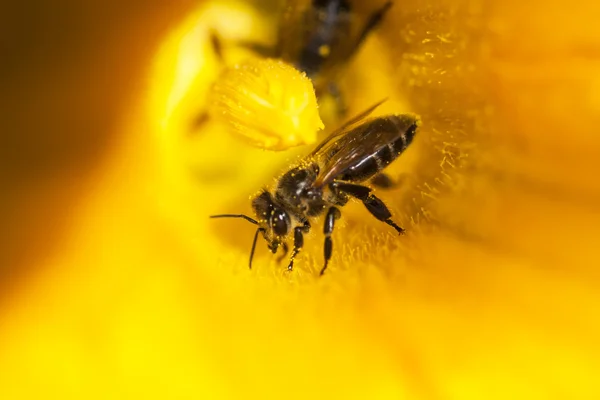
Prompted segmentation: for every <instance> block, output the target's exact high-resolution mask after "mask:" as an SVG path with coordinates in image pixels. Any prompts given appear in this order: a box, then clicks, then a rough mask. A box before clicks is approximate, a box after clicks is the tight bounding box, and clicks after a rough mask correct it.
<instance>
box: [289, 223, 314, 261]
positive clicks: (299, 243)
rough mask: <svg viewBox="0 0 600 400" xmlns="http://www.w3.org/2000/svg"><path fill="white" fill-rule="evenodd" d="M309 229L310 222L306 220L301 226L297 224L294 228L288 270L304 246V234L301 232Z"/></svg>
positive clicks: (306, 231)
mask: <svg viewBox="0 0 600 400" xmlns="http://www.w3.org/2000/svg"><path fill="white" fill-rule="evenodd" d="M308 231H310V223H309V222H308V221H304V225H303V226H297V227H295V228H294V250H293V251H292V256H291V257H290V263H289V264H288V271H291V270H292V269H294V259H295V258H296V256H297V255H298V253H300V250H302V247H303V246H304V235H303V233H308Z"/></svg>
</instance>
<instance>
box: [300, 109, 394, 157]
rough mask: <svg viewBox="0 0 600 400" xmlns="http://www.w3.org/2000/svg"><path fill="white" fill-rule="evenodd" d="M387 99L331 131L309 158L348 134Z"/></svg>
mask: <svg viewBox="0 0 600 400" xmlns="http://www.w3.org/2000/svg"><path fill="white" fill-rule="evenodd" d="M386 101H387V98H385V99H383V100H380V101H378V102H377V103H375V104H373V105H372V106H371V107H369V108H367V109H366V110H365V111H363V112H361V113H360V114H358V115H356V116H354V117H353V118H351V119H349V120H348V121H346V122H345V123H344V124H342V126H340V127H339V128H337V129H335V130H334V131H332V132H331V133H330V134H329V135H327V137H326V138H325V139H323V141H322V142H321V143H319V145H318V146H317V147H316V148H315V149H314V150H313V151H312V153H310V155H311V156H316V155H317V154H318V153H319V152H320V151H321V149H323V148H324V147H325V146H326V145H327V144H328V143H332V142H331V141H332V140H333V139H335V138H339V137H341V136H343V135H345V134H347V133H348V132H350V131H352V128H353V127H354V126H355V125H357V124H358V123H359V122H361V121H362V120H364V119H365V118H367V117H368V116H369V115H370V114H371V113H372V112H373V111H375V109H376V108H377V107H379V106H380V105H381V104H382V103H384V102H386ZM333 143H335V142H333ZM324 151H327V149H324Z"/></svg>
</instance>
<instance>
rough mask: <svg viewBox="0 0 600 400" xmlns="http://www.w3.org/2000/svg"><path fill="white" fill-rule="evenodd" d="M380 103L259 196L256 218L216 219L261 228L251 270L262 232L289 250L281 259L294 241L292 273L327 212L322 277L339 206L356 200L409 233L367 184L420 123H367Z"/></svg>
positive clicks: (396, 119)
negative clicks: (309, 235)
mask: <svg viewBox="0 0 600 400" xmlns="http://www.w3.org/2000/svg"><path fill="white" fill-rule="evenodd" d="M380 104H381V102H380V103H377V104H375V105H374V106H372V107H371V108H369V109H368V110H366V111H364V112H363V113H361V114H360V115H358V116H356V117H354V118H352V119H351V120H350V121H348V122H347V123H345V124H344V125H342V126H341V127H340V128H338V129H336V130H335V131H333V132H332V133H331V134H330V135H329V136H328V137H327V138H326V139H325V140H324V141H323V142H321V143H320V144H319V145H318V146H317V147H316V148H315V149H314V150H313V151H312V152H311V153H310V154H309V155H308V156H307V157H305V158H304V159H303V160H302V161H301V162H300V164H299V165H298V166H295V167H293V168H291V169H290V170H289V171H287V172H286V173H284V174H283V175H282V176H281V177H280V178H279V180H278V182H277V184H276V187H275V189H274V190H273V191H272V192H271V191H268V190H266V189H265V190H263V191H262V192H261V193H260V194H259V195H258V196H256V197H255V198H254V199H253V200H252V209H253V211H254V213H255V215H256V219H253V218H251V217H249V216H247V215H243V214H221V215H213V216H211V218H243V219H245V220H246V221H249V222H250V223H252V224H254V225H257V226H258V228H257V230H256V233H255V235H254V240H253V242H252V250H251V251H250V262H249V266H250V268H252V258H253V255H254V250H255V248H256V241H257V238H258V234H259V233H262V235H263V237H264V238H265V240H266V241H267V244H268V248H269V249H270V250H271V252H272V253H273V254H275V253H276V252H277V249H278V248H279V246H281V247H282V248H283V255H282V257H281V258H280V260H281V259H283V257H285V256H286V254H287V253H288V245H287V242H286V241H287V239H288V237H289V236H290V235H291V236H293V239H294V248H293V251H292V255H291V258H290V262H289V265H288V270H292V268H293V265H294V259H295V258H296V256H297V255H298V253H299V252H300V250H301V249H302V246H303V244H304V238H303V234H304V233H307V232H309V230H310V228H311V225H310V219H311V218H314V217H317V216H319V215H321V214H323V213H325V225H324V227H323V233H324V234H325V245H324V253H325V264H324V266H323V268H322V269H321V275H322V274H323V273H324V272H325V270H326V269H327V265H328V263H329V260H330V258H331V254H332V250H333V242H332V239H331V234H332V232H333V228H334V224H335V221H336V220H337V219H339V218H340V217H341V212H340V210H339V208H338V207H343V206H344V205H346V203H347V202H348V200H349V199H350V198H351V197H353V198H355V199H358V200H360V201H361V202H362V203H363V204H364V205H365V207H366V208H367V210H368V211H369V212H370V213H371V214H372V215H373V216H374V217H375V218H377V219H378V220H380V221H382V222H384V223H386V224H388V225H390V226H391V227H392V228H394V229H395V230H396V231H397V232H398V233H400V234H402V233H403V232H404V229H402V228H401V227H399V226H398V225H397V224H396V223H395V222H394V221H393V220H392V219H391V217H392V214H391V213H390V211H389V210H388V208H387V206H386V205H385V203H384V202H383V201H382V200H380V199H379V198H378V197H376V196H375V195H374V194H373V193H372V189H371V188H370V187H368V186H364V185H363V184H362V183H363V182H366V181H369V180H371V179H373V178H375V177H377V176H378V174H381V173H382V171H383V170H384V169H385V168H386V167H387V166H388V165H390V164H391V163H392V162H393V161H394V160H396V159H397V158H398V156H400V154H402V152H403V151H404V150H405V149H406V148H407V147H408V146H409V145H410V143H411V142H412V140H413V138H414V136H415V134H416V132H417V128H418V126H419V125H420V122H419V119H418V118H416V117H415V116H412V115H406V114H396V115H387V116H381V117H375V118H371V119H369V120H364V118H366V117H367V116H368V115H369V114H370V113H371V112H372V111H373V110H374V109H375V108H376V107H377V106H379V105H380ZM363 120H364V121H363Z"/></svg>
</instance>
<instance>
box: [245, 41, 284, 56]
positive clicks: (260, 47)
mask: <svg viewBox="0 0 600 400" xmlns="http://www.w3.org/2000/svg"><path fill="white" fill-rule="evenodd" d="M236 44H237V45H238V46H240V47H243V48H245V49H248V50H251V51H253V52H255V53H256V54H258V55H259V56H261V57H266V58H273V57H276V53H277V52H276V50H275V49H274V48H273V46H272V45H271V46H269V45H266V44H263V43H256V42H249V41H244V40H240V41H237V42H236Z"/></svg>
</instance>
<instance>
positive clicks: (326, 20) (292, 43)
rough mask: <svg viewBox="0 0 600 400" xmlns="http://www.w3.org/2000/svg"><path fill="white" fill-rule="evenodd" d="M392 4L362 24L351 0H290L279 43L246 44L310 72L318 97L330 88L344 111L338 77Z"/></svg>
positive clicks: (280, 28)
mask: <svg viewBox="0 0 600 400" xmlns="http://www.w3.org/2000/svg"><path fill="white" fill-rule="evenodd" d="M391 6H392V2H391V1H388V2H386V3H385V4H384V5H383V6H382V7H381V8H379V9H378V10H376V11H374V12H373V13H372V14H371V15H369V17H368V19H367V21H366V23H365V24H364V25H363V26H360V24H359V22H358V16H357V13H356V12H355V11H354V10H353V8H352V6H351V4H350V1H348V0H289V1H288V2H287V3H286V7H285V11H284V12H283V14H282V17H281V19H280V21H279V30H278V36H277V42H276V44H275V46H265V45H262V44H256V43H245V45H246V46H248V47H250V48H252V49H253V50H255V51H256V52H258V53H259V54H261V55H263V56H266V57H276V58H281V59H283V60H284V61H286V62H288V63H290V64H292V65H294V66H295V67H296V68H298V69H299V70H301V71H304V72H306V74H307V75H308V77H309V78H310V79H311V80H312V81H313V84H314V86H315V90H316V92H317V97H319V98H320V97H321V96H322V95H323V93H324V92H329V93H330V94H331V95H332V96H333V97H334V99H335V100H336V103H337V107H338V110H339V111H340V113H341V114H343V113H345V110H346V107H345V104H344V101H343V99H342V97H341V95H340V91H339V89H338V87H337V85H336V83H335V80H336V78H337V76H338V74H339V72H340V70H341V69H342V68H343V67H344V66H345V65H346V64H347V63H348V62H349V60H350V59H351V58H352V56H353V55H354V54H355V53H356V52H357V51H358V49H359V48H360V46H361V45H362V43H363V42H364V41H365V39H366V38H367V37H368V36H369V34H370V33H371V32H372V31H373V30H374V29H375V28H377V26H378V25H379V24H380V23H381V21H382V20H383V18H384V16H385V14H386V12H387V11H388V10H389V9H390V7H391Z"/></svg>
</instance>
